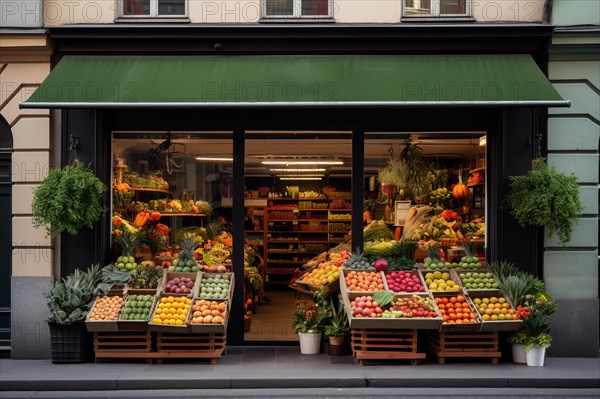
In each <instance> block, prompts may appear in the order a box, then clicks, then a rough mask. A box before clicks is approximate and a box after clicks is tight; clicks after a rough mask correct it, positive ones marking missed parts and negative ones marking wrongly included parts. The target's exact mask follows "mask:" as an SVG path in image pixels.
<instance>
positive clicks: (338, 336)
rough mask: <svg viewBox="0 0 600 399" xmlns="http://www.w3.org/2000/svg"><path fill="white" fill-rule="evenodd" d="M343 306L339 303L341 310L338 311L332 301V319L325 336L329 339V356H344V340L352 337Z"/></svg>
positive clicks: (328, 322) (326, 328)
mask: <svg viewBox="0 0 600 399" xmlns="http://www.w3.org/2000/svg"><path fill="white" fill-rule="evenodd" d="M338 302H339V301H338ZM343 306H344V305H343V303H341V302H339V309H336V307H335V306H334V304H333V301H332V303H331V310H330V311H331V317H330V318H329V320H328V321H327V325H326V326H325V335H326V336H327V337H328V338H329V354H330V355H333V356H338V355H341V354H343V352H344V351H343V348H344V340H345V338H346V337H347V336H348V335H350V325H349V323H348V315H347V314H346V311H345V310H344V308H343Z"/></svg>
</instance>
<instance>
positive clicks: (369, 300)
mask: <svg viewBox="0 0 600 399" xmlns="http://www.w3.org/2000/svg"><path fill="white" fill-rule="evenodd" d="M350 306H351V307H352V315H353V316H354V317H381V314H382V313H383V310H382V309H381V307H379V304H378V303H377V302H376V301H374V300H373V297H372V296H359V297H356V298H355V299H354V300H353V301H352V302H350Z"/></svg>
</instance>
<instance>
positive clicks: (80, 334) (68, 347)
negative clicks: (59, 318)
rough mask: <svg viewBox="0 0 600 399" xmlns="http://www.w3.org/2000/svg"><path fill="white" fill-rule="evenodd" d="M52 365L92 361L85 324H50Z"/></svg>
mask: <svg viewBox="0 0 600 399" xmlns="http://www.w3.org/2000/svg"><path fill="white" fill-rule="evenodd" d="M48 327H49V328H50V349H51V351H52V363H55V364H66V363H85V362H86V361H88V360H89V359H90V350H89V348H90V343H91V340H90V339H89V334H88V332H87V330H86V328H85V323H84V322H78V323H72V324H58V323H51V322H48Z"/></svg>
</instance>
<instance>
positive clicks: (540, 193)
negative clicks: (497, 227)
mask: <svg viewBox="0 0 600 399" xmlns="http://www.w3.org/2000/svg"><path fill="white" fill-rule="evenodd" d="M505 202H506V204H507V205H508V207H509V208H510V212H511V214H512V215H513V217H514V218H515V219H516V220H517V222H518V223H519V225H520V226H521V227H526V226H546V227H547V228H548V231H549V234H550V237H552V236H554V235H557V236H558V239H559V241H560V243H561V244H562V245H563V246H565V245H566V244H567V243H568V242H569V241H570V240H571V234H572V233H573V228H574V226H575V222H576V220H577V218H578V217H579V216H581V213H582V211H583V206H582V204H581V199H580V197H579V185H578V184H577V177H576V176H574V175H571V176H569V175H566V174H564V173H559V172H557V171H556V170H555V169H554V168H551V167H548V166H547V165H546V162H545V160H544V158H539V159H536V160H534V161H533V169H532V170H530V171H529V172H527V174H525V175H523V176H511V177H510V188H509V192H508V194H507V195H506V198H505Z"/></svg>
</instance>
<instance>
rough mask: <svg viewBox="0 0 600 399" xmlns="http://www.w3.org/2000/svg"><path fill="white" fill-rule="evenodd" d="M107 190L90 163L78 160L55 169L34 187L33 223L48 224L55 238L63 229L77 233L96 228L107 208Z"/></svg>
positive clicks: (50, 232)
mask: <svg viewBox="0 0 600 399" xmlns="http://www.w3.org/2000/svg"><path fill="white" fill-rule="evenodd" d="M107 190H108V188H107V187H106V185H105V184H104V183H102V181H101V180H100V179H98V177H96V176H95V175H94V173H93V172H92V170H91V169H90V168H89V167H88V166H85V165H82V164H81V163H79V162H77V161H75V162H74V164H73V165H69V166H65V167H64V168H62V169H52V170H50V172H49V173H48V176H47V177H46V178H45V179H44V180H43V181H42V182H41V184H40V185H39V186H38V187H37V188H36V189H35V190H34V191H33V202H32V211H33V225H34V226H36V227H39V226H44V227H45V228H46V232H47V234H48V235H49V236H50V237H51V238H54V237H56V236H58V235H59V234H60V233H62V232H67V233H69V234H72V235H75V234H77V232H78V231H79V230H81V229H83V228H84V227H89V228H93V227H94V223H95V222H97V221H98V220H100V218H101V217H102V215H103V214H104V213H105V212H106V207H105V206H104V196H105V193H106V191H107Z"/></svg>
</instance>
